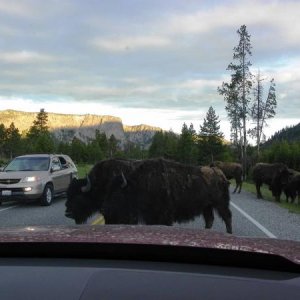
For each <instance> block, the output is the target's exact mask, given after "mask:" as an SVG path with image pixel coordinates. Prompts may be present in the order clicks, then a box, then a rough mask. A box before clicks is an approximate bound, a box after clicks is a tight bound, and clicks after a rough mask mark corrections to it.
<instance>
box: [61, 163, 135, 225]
mask: <svg viewBox="0 0 300 300" xmlns="http://www.w3.org/2000/svg"><path fill="white" fill-rule="evenodd" d="M139 163H140V161H135V160H123V159H108V160H103V161H100V162H98V163H97V164H95V166H94V167H93V168H92V169H91V171H90V172H89V174H88V176H87V177H86V178H85V179H76V178H73V180H72V181H71V183H70V185H69V188H68V190H67V199H68V200H67V201H66V212H65V215H66V216H67V217H70V218H73V219H74V220H75V222H76V224H81V223H85V222H86V220H87V219H88V218H89V217H90V216H92V215H93V214H94V212H95V211H100V208H101V204H102V202H103V201H104V196H105V195H106V193H107V191H108V188H109V184H110V182H111V179H112V178H114V177H115V176H117V175H118V174H120V173H121V172H123V174H125V175H127V174H128V173H129V172H131V171H132V170H133V169H134V168H135V167H136V166H138V165H139ZM69 199H72V200H69Z"/></svg>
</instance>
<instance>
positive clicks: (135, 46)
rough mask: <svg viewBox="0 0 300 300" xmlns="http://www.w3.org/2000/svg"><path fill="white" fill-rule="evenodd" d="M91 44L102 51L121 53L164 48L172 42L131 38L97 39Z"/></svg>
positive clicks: (141, 37)
mask: <svg viewBox="0 0 300 300" xmlns="http://www.w3.org/2000/svg"><path fill="white" fill-rule="evenodd" d="M91 43H92V44H93V45H94V46H95V47H96V48H97V49H100V50H106V51H115V52H120V51H127V50H132V51H136V50H139V49H144V48H162V47H166V46H168V45H170V43H171V41H170V40H169V39H168V38H166V37H163V36H131V37H130V36H129V37H115V38H95V39H93V40H92V42H91Z"/></svg>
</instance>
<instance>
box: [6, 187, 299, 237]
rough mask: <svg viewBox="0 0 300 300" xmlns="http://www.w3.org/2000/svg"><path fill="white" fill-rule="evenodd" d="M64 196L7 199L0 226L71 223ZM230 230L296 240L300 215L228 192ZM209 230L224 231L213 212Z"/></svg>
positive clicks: (198, 222) (196, 224)
mask: <svg viewBox="0 0 300 300" xmlns="http://www.w3.org/2000/svg"><path fill="white" fill-rule="evenodd" d="M64 203H65V198H57V199H55V202H54V203H53V204H52V205H51V206H49V207H41V206H39V204H37V203H25V204H20V203H16V202H15V203H14V202H7V203H4V204H3V205H2V206H1V207H0V227H11V226H19V225H21V226H32V225H62V224H65V225H73V224H74V222H73V221H72V220H71V219H68V218H66V217H65V216H64V211H65V206H64ZM231 211H232V215H233V234H234V235H238V236H249V237H270V238H274V237H275V238H280V239H292V240H299V241H300V215H299V214H294V213H289V212H288V210H286V209H284V208H281V207H279V206H278V205H277V204H276V203H272V202H269V201H264V200H258V199H256V198H255V196H254V195H253V194H250V193H248V192H245V191H242V192H241V194H232V195H231ZM176 226H184V227H190V228H204V221H203V218H202V217H199V218H197V219H195V220H194V221H193V222H190V223H187V224H176ZM212 230H216V231H221V232H225V231H226V230H225V224H224V223H223V222H222V220H221V219H220V218H219V216H218V215H215V222H214V225H213V228H212Z"/></svg>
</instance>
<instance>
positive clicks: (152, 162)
mask: <svg viewBox="0 0 300 300" xmlns="http://www.w3.org/2000/svg"><path fill="white" fill-rule="evenodd" d="M108 163H111V164H114V162H113V161H112V160H111V161H109V162H107V163H106V164H108ZM102 167H103V163H99V164H97V165H96V166H95V167H94V168H93V169H92V171H91V172H90V174H89V176H88V177H91V178H90V179H88V180H87V181H86V183H87V184H86V185H85V186H83V185H82V183H79V182H78V181H77V180H74V181H73V182H72V184H71V185H70V187H69V191H68V195H67V202H66V207H67V209H66V216H68V217H71V218H73V219H75V222H76V223H77V224H78V223H83V222H85V221H86V220H87V218H88V217H89V216H90V215H92V214H93V213H95V212H97V211H99V212H101V213H102V214H103V216H104V218H105V223H106V224H147V225H172V224H173V223H175V222H178V223H182V222H187V221H191V220H193V219H194V218H195V217H197V216H199V215H201V214H203V217H204V220H205V228H211V227H212V225H213V220H214V214H213V210H214V209H215V210H216V211H217V212H218V214H219V215H220V217H221V218H222V219H223V221H224V222H225V225H226V230H227V232H228V233H232V223H231V211H230V209H229V201H230V196H229V182H228V180H227V179H226V177H225V175H224V174H223V172H222V171H221V170H220V169H218V168H210V167H202V168H199V167H193V166H187V165H184V164H180V163H176V162H172V161H168V160H165V159H149V160H143V161H139V162H138V163H130V167H129V168H127V169H124V170H121V168H120V169H119V170H117V171H115V172H110V174H107V178H106V179H105V180H104V179H103V176H104V175H103V170H101V168H102ZM119 167H120V165H119ZM108 169H113V167H108ZM120 171H121V172H120ZM95 174H99V176H100V174H102V175H101V178H100V177H99V178H94V179H92V177H93V176H95ZM114 174H117V175H114ZM88 182H90V183H88ZM104 182H105V183H104ZM79 186H80V188H79ZM73 191H75V193H74V192H73Z"/></svg>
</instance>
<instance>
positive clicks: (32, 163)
mask: <svg viewBox="0 0 300 300" xmlns="http://www.w3.org/2000/svg"><path fill="white" fill-rule="evenodd" d="M49 161H50V160H49V158H48V157H17V158H15V159H13V160H12V161H11V162H10V163H9V164H8V165H7V166H6V167H5V169H4V171H5V172H12V171H47V170H48V169H49Z"/></svg>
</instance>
